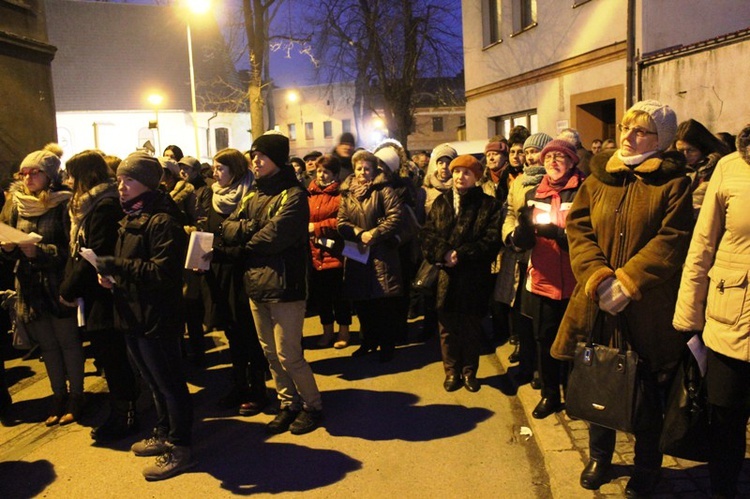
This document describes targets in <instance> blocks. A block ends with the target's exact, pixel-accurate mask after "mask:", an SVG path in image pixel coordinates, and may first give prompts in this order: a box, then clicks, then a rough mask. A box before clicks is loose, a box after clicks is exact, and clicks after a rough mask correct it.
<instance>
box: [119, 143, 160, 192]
mask: <svg viewBox="0 0 750 499" xmlns="http://www.w3.org/2000/svg"><path fill="white" fill-rule="evenodd" d="M120 175H122V176H125V177H130V178H132V179H134V180H137V181H138V182H140V183H141V184H143V185H145V186H146V187H148V188H149V189H151V190H152V191H155V190H156V189H158V188H159V182H161V176H162V167H161V163H159V160H158V159H156V158H155V157H153V156H149V155H148V154H146V153H145V152H141V151H138V152H134V153H131V154H129V155H128V157H127V158H125V159H123V160H122V162H121V163H120V166H118V167H117V176H118V177H119V176H120Z"/></svg>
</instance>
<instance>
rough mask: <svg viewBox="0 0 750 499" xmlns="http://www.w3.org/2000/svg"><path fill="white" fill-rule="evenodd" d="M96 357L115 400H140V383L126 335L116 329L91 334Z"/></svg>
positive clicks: (110, 393)
mask: <svg viewBox="0 0 750 499" xmlns="http://www.w3.org/2000/svg"><path fill="white" fill-rule="evenodd" d="M89 338H90V340H91V346H92V347H93V348H94V357H95V358H96V360H97V361H98V362H99V364H100V366H101V368H102V369H103V370H104V375H105V379H106V381H107V387H108V388H109V395H110V396H111V397H112V399H113V400H120V401H127V402H133V401H135V400H136V399H137V398H138V381H137V379H136V377H135V373H134V372H133V367H132V366H131V365H130V359H128V351H127V347H126V345H125V335H124V334H122V332H120V331H117V330H115V329H103V330H99V331H91V332H90V333H89Z"/></svg>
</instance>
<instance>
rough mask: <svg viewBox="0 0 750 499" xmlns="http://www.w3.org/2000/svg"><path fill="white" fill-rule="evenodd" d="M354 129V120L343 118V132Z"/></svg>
mask: <svg viewBox="0 0 750 499" xmlns="http://www.w3.org/2000/svg"><path fill="white" fill-rule="evenodd" d="M351 131H352V120H341V132H342V133H347V132H349V133H351Z"/></svg>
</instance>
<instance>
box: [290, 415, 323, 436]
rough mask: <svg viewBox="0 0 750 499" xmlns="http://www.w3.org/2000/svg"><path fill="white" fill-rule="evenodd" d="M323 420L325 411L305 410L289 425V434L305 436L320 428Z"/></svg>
mask: <svg viewBox="0 0 750 499" xmlns="http://www.w3.org/2000/svg"><path fill="white" fill-rule="evenodd" d="M322 420H323V411H316V410H315V409H305V410H302V411H300V412H299V414H297V417H296V418H295V420H294V421H293V422H292V424H291V425H289V432H290V433H291V434H292V435H304V434H305V433H310V432H311V431H313V430H315V429H316V428H317V427H318V426H320V422H321V421H322Z"/></svg>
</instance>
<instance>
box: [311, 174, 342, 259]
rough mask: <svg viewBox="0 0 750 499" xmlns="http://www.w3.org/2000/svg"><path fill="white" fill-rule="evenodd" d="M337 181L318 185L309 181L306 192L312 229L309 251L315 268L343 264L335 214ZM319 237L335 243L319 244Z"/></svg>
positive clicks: (337, 194)
mask: <svg viewBox="0 0 750 499" xmlns="http://www.w3.org/2000/svg"><path fill="white" fill-rule="evenodd" d="M339 185H340V184H339V183H338V182H332V183H331V184H329V185H327V186H325V187H320V186H318V182H317V181H316V180H313V181H312V182H310V186H309V187H308V189H307V190H308V192H309V193H310V197H309V198H308V202H309V204H310V223H312V224H313V227H314V230H313V232H312V233H311V234H310V252H311V254H312V265H313V269H315V270H328V269H338V268H341V267H343V266H344V259H343V257H342V256H341V249H342V247H343V242H342V240H341V235H340V234H339V232H338V229H337V220H336V218H337V216H338V212H339V201H340V199H341V194H340V193H339ZM321 238H323V239H328V240H330V241H331V242H334V243H335V245H333V246H331V247H327V246H324V245H321V244H320V240H321Z"/></svg>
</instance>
